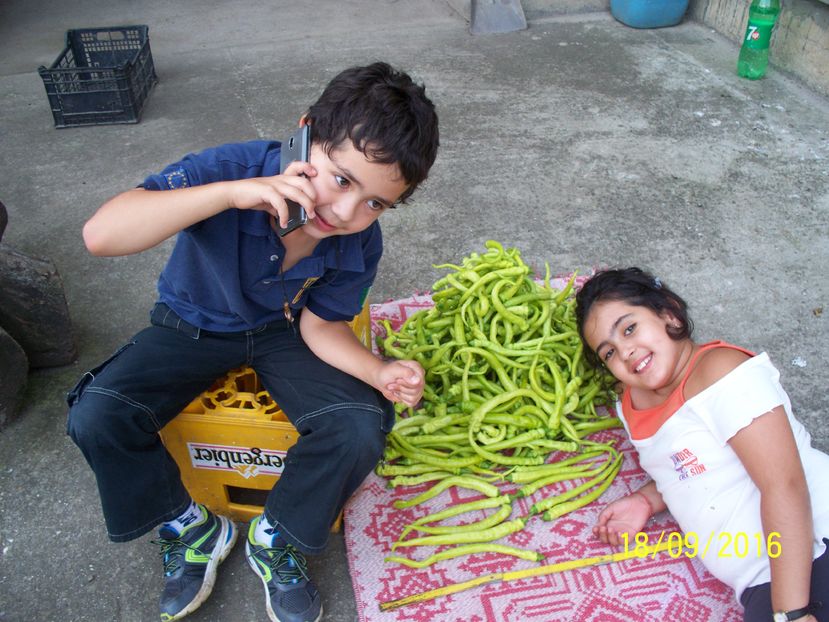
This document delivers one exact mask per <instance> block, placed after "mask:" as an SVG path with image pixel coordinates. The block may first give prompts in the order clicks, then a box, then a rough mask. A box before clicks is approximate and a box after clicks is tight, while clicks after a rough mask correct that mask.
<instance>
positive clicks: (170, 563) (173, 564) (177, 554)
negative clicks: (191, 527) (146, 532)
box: [150, 538, 204, 577]
mask: <svg viewBox="0 0 829 622" xmlns="http://www.w3.org/2000/svg"><path fill="white" fill-rule="evenodd" d="M150 544H157V545H158V546H160V547H161V551H160V553H159V555H161V556H162V557H163V558H164V559H163V564H164V576H165V577H169V576H171V575H172V574H173V573H175V572H176V570H178V569H179V568H180V567H181V566H180V565H179V562H180V560H181V559H182V558H183V557H184V549H190V550H191V551H195V552H196V553H198V554H199V555H203V554H204V553H203V552H202V550H201V549H199V548H198V547H196V546H190V545H189V544H187V543H186V542H185V541H184V540H181V539H179V538H176V539H175V540H167V539H165V538H161V539H159V540H150Z"/></svg>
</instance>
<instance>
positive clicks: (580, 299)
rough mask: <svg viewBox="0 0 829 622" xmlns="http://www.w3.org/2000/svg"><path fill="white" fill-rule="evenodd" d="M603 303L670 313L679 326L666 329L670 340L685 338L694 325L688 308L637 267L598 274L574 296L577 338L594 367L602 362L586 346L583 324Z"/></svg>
mask: <svg viewBox="0 0 829 622" xmlns="http://www.w3.org/2000/svg"><path fill="white" fill-rule="evenodd" d="M606 300H621V301H623V302H626V303H627V304H629V305H634V306H637V307H647V308H648V309H650V310H651V311H653V312H654V313H657V314H659V313H662V312H663V311H669V312H670V313H671V314H673V316H674V317H675V318H676V319H677V320H678V321H679V327H677V328H674V327H672V326H668V327H666V328H665V331H666V332H667V333H668V336H669V337H670V338H671V339H674V340H679V339H684V338H686V337H690V336H691V333H692V332H694V323H693V322H692V321H691V318H690V317H689V316H688V305H687V304H685V301H684V300H683V299H682V298H681V297H680V296H679V295H678V294H675V293H674V292H673V291H672V290H671V289H670V288H669V287H667V286H666V285H665V284H664V283H663V282H662V281H660V280H659V279H657V278H655V277H654V276H653V275H652V274H650V273H648V272H645V271H644V270H642V269H640V268H619V269H614V270H603V271H602V272H597V273H596V274H595V275H594V276H592V277H591V278H590V279H588V280H587V281H586V282H585V283H584V285H582V287H581V289H580V290H579V291H578V293H577V294H576V323H577V324H578V329H579V337H581V341H582V343H583V344H584V357H585V359H586V360H588V361H589V362H590V363H591V364H593V365H594V366H596V367H600V366H601V365H602V362H601V361H600V360H599V357H598V356H596V353H595V352H593V350H592V349H591V348H590V347H589V346H588V345H587V341H586V340H585V338H584V323H585V321H586V320H587V316H588V315H589V314H590V309H591V308H592V307H593V305H594V304H596V303H597V302H602V301H606Z"/></svg>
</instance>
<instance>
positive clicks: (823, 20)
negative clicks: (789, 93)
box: [687, 0, 829, 96]
mask: <svg viewBox="0 0 829 622" xmlns="http://www.w3.org/2000/svg"><path fill="white" fill-rule="evenodd" d="M782 3H783V9H782V11H781V12H780V17H779V18H778V21H777V27H776V28H775V31H774V34H773V35H772V39H771V56H770V62H771V63H772V65H774V66H775V67H777V68H778V69H781V70H783V71H786V72H788V73H791V74H792V75H794V76H796V77H797V78H799V79H800V80H802V81H803V82H804V83H806V84H807V85H808V86H809V87H811V88H813V89H814V90H815V91H817V92H819V93H821V94H823V95H826V96H829V5H827V4H825V3H824V2H821V1H819V0H782ZM748 7H749V2H748V1H747V0H691V3H690V5H689V7H688V14H687V15H688V17H691V18H692V19H694V20H696V21H698V22H702V23H703V24H705V25H707V26H710V27H711V28H713V29H714V30H716V31H717V32H719V33H721V34H723V35H724V36H726V37H728V38H729V39H731V40H733V41H734V42H735V43H738V42H739V41H741V40H742V36H743V33H744V32H745V27H746V22H747V21H748Z"/></svg>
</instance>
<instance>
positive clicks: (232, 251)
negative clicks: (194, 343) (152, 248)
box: [143, 140, 383, 332]
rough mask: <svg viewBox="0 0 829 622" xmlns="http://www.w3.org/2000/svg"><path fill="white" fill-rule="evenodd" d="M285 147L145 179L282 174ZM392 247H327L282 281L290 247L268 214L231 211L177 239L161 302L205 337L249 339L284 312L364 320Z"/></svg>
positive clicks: (376, 239)
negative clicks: (286, 308)
mask: <svg viewBox="0 0 829 622" xmlns="http://www.w3.org/2000/svg"><path fill="white" fill-rule="evenodd" d="M279 153H280V143H278V142H275V141H263V140H259V141H251V142H247V143H239V144H228V145H222V146H219V147H214V148H211V149H207V150H205V151H203V152H201V153H198V154H190V155H187V156H185V157H184V158H183V159H182V160H181V161H179V162H176V163H174V164H171V165H169V166H167V167H166V168H165V169H164V170H163V171H161V172H160V173H158V174H156V175H150V176H149V177H147V179H145V180H144V184H143V187H144V188H145V189H147V190H167V189H172V188H185V187H188V186H196V185H201V184H208V183H212V182H216V181H230V180H235V179H243V178H252V177H267V176H271V175H277V174H279ZM382 254H383V238H382V234H381V232H380V225H379V223H378V222H377V221H375V222H374V223H372V224H371V226H370V227H368V228H367V229H366V230H364V231H362V232H360V233H354V234H350V235H343V236H334V237H330V238H325V239H323V240H321V241H320V242H319V244H317V246H316V248H315V249H314V251H313V253H312V254H311V256H309V257H306V258H304V259H302V260H300V261H299V262H297V263H296V264H295V265H294V266H293V267H291V269H290V270H287V271H286V272H285V273H284V274H282V275H281V274H280V271H281V268H282V259H283V257H284V256H285V247H284V246H283V245H282V242H281V241H280V239H279V236H277V235H276V233H275V232H274V231H273V229H272V228H271V226H270V220H269V215H268V214H267V212H263V211H259V210H240V209H228V210H225V211H224V212H221V213H219V214H217V215H215V216H213V217H211V218H208V219H206V220H203V221H201V222H198V223H196V224H194V225H192V226H190V227H188V228H187V229H185V230H183V231H182V232H180V233H179V234H178V237H177V239H176V244H175V247H174V248H173V252H172V254H171V255H170V258H169V259H168V261H167V265H166V266H165V267H164V270H163V271H162V272H161V276H160V277H159V280H158V293H159V300H160V301H161V302H164V303H166V304H167V305H168V306H169V307H170V308H171V309H172V310H173V311H175V312H176V313H177V314H178V315H179V316H180V317H181V318H182V319H184V320H185V321H187V322H189V323H190V324H193V325H195V326H198V327H200V328H202V329H204V330H211V331H219V332H229V331H241V330H250V329H253V328H256V327H258V326H261V325H262V324H265V323H267V322H271V321H274V320H279V319H284V315H283V303H284V302H286V301H287V302H288V303H289V304H290V306H291V308H292V309H294V310H295V311H296V310H298V309H301V308H303V307H306V306H307V307H308V308H309V309H311V311H313V312H314V313H315V314H316V315H318V316H320V317H321V318H323V319H326V320H331V321H339V320H351V319H352V318H353V317H354V316H355V315H356V314H357V313H359V312H360V310H361V309H362V306H363V302H364V301H365V298H366V296H367V295H368V290H369V288H370V287H371V284H372V283H373V281H374V277H375V275H376V274H377V265H378V263H379V262H380V257H381V255H382Z"/></svg>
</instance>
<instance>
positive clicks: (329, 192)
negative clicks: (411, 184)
mask: <svg viewBox="0 0 829 622" xmlns="http://www.w3.org/2000/svg"><path fill="white" fill-rule="evenodd" d="M310 163H311V165H312V166H313V167H314V168H315V169H316V170H317V174H316V175H315V176H314V177H311V178H310V181H311V184H312V185H313V186H314V190H315V191H316V193H317V200H316V207H315V210H314V211H315V213H316V217H315V218H310V219H309V220H308V222H307V224H306V225H305V226H304V227H302V229H301V230H302V231H303V232H304V233H305V234H306V235H308V236H310V237H313V238H316V239H323V238H327V237H331V236H334V235H346V234H349V233H357V232H359V231H363V230H364V229H366V228H367V227H368V226H369V225H371V223H373V222H374V221H375V220H377V218H379V217H380V214H382V213H383V212H384V211H386V210H387V209H388V208H389V207H391V206H392V205H394V203H395V202H396V201H397V200H398V199H399V198H400V196H401V195H402V194H403V193H404V192H405V191H406V188H407V185H406V182H405V181H404V180H403V177H402V175H401V174H400V170H399V168H398V166H397V164H380V163H378V162H372V161H370V160H369V159H368V158H366V156H365V154H363V153H362V152H361V151H359V150H358V149H357V148H356V147H354V145H353V144H352V143H351V141H349V140H346V141H344V142H343V143H341V144H340V145H338V146H337V147H335V148H334V149H333V150H332V151H331V154H330V156H329V155H328V154H327V153H326V152H325V149H323V148H322V146H321V145H319V144H316V143H315V144H313V145H312V146H311V157H310Z"/></svg>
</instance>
